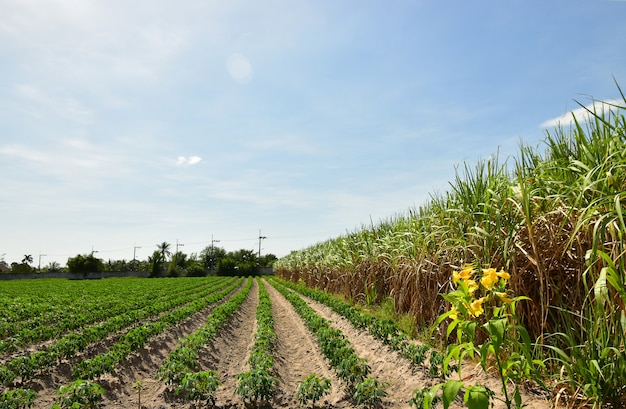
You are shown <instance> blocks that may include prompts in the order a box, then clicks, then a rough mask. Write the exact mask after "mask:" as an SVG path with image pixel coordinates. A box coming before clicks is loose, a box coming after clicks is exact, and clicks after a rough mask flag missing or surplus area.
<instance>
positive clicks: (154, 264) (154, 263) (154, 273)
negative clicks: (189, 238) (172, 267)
mask: <svg viewBox="0 0 626 409" xmlns="http://www.w3.org/2000/svg"><path fill="white" fill-rule="evenodd" d="M164 262H165V259H164V258H163V253H162V252H161V251H159V250H155V251H154V253H152V256H150V257H148V270H149V271H150V277H159V276H160V275H161V272H162V271H163V263H164Z"/></svg>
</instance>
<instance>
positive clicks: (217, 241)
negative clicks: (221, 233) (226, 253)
mask: <svg viewBox="0 0 626 409" xmlns="http://www.w3.org/2000/svg"><path fill="white" fill-rule="evenodd" d="M219 242H220V241H219V240H213V235H212V234H211V253H213V243H219Z"/></svg>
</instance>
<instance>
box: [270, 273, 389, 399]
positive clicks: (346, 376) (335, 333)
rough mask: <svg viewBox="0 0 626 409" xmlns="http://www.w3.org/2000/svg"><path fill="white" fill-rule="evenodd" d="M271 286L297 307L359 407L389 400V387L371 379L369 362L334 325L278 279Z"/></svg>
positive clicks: (384, 383) (297, 310)
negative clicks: (358, 353)
mask: <svg viewBox="0 0 626 409" xmlns="http://www.w3.org/2000/svg"><path fill="white" fill-rule="evenodd" d="M270 282H271V284H272V285H273V286H274V288H276V289H277V290H278V291H279V292H280V293H281V294H282V295H283V296H284V297H285V298H286V299H287V300H288V301H289V302H290V303H291V305H293V307H294V309H295V310H296V312H297V313H298V315H299V316H300V317H301V318H302V320H303V321H304V323H305V325H306V327H307V328H308V329H309V331H310V332H311V333H312V334H314V336H315V337H316V340H317V343H318V345H319V346H320V349H321V350H322V353H323V354H324V356H325V357H326V358H327V359H328V360H329V362H330V365H331V367H332V368H333V370H334V371H335V373H336V374H337V377H338V378H339V379H340V380H342V381H344V382H345V383H346V384H347V385H348V387H349V389H350V390H351V393H352V398H353V399H354V400H355V401H356V402H357V403H364V404H368V405H372V404H375V403H378V402H379V401H380V400H381V399H382V398H383V397H384V396H386V393H385V391H384V389H385V387H386V386H387V383H386V382H379V381H378V380H377V379H375V378H370V377H368V375H369V374H370V372H371V368H370V366H369V364H368V363H367V360H366V359H364V358H360V357H359V356H358V355H357V354H356V352H355V350H354V348H352V347H351V346H350V342H349V341H348V340H347V339H346V337H345V336H344V335H343V333H342V332H341V331H340V330H338V329H335V328H333V327H331V325H330V321H328V320H327V319H324V318H322V317H320V316H319V315H318V314H317V313H316V312H315V310H314V309H313V308H311V307H310V306H309V305H308V304H307V303H306V302H305V301H304V300H303V299H302V298H300V296H299V295H298V294H296V293H294V292H292V291H291V290H289V289H288V288H287V287H285V286H283V285H282V284H281V283H280V282H278V281H277V280H275V279H273V280H270Z"/></svg>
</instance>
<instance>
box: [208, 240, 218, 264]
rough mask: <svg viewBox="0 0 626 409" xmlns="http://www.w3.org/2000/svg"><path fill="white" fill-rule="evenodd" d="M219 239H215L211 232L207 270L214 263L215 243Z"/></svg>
mask: <svg viewBox="0 0 626 409" xmlns="http://www.w3.org/2000/svg"><path fill="white" fill-rule="evenodd" d="M219 242H220V241H219V240H216V239H214V238H213V235H212V234H211V259H210V262H209V270H213V265H214V264H215V246H214V244H215V243H219Z"/></svg>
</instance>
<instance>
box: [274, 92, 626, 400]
mask: <svg viewBox="0 0 626 409" xmlns="http://www.w3.org/2000/svg"><path fill="white" fill-rule="evenodd" d="M617 88H618V90H619V92H620V94H621V96H622V100H623V104H622V103H620V104H616V105H615V106H614V108H615V109H613V110H603V111H597V112H596V111H590V112H589V114H590V117H591V120H589V121H587V122H585V123H581V122H579V121H578V120H577V119H576V118H575V117H573V118H572V124H571V126H559V127H557V128H555V129H553V130H551V131H548V132H546V135H545V139H544V141H543V143H542V144H540V145H539V146H536V147H532V146H529V145H526V144H521V145H520V147H519V152H518V155H517V156H515V157H513V158H508V159H507V160H505V161H502V160H500V158H499V155H497V154H496V155H494V156H492V157H490V158H489V159H485V160H481V161H479V162H478V163H477V164H475V165H469V164H467V163H466V164H464V165H463V166H461V167H459V168H457V172H456V177H455V179H454V180H452V181H451V182H450V189H449V190H448V191H447V192H445V193H442V194H436V195H432V196H431V198H430V200H429V201H428V202H427V203H425V204H423V205H422V206H419V207H415V208H412V209H409V210H408V211H407V212H405V213H399V214H396V215H393V216H390V217H389V218H387V219H386V220H382V221H380V222H379V223H378V224H373V223H371V224H370V225H363V226H362V228H360V229H358V230H356V231H354V232H350V233H347V234H345V235H343V236H340V237H337V238H334V239H331V240H328V241H325V242H321V243H317V244H315V245H313V246H311V247H309V248H307V249H304V250H301V251H297V252H294V253H292V254H290V255H289V256H287V257H284V258H282V259H280V260H278V261H277V262H276V264H275V265H274V267H275V271H276V272H277V274H278V275H279V276H281V277H283V278H285V279H289V280H293V281H300V280H301V281H303V282H305V283H306V284H307V285H309V286H313V287H317V288H321V289H324V290H327V291H330V292H334V293H340V294H343V295H344V296H345V297H346V298H348V299H351V300H353V301H355V302H365V301H367V302H381V301H382V300H385V299H387V298H391V299H392V300H393V302H394V308H395V310H396V312H397V313H409V314H411V315H412V316H414V317H415V321H416V323H417V325H418V326H420V327H422V328H423V327H427V326H430V325H432V324H433V323H434V321H435V320H436V318H437V317H438V316H439V314H441V313H442V312H444V311H445V309H446V305H445V304H444V301H443V299H442V298H441V297H440V293H445V292H448V291H449V289H450V276H451V273H452V271H454V270H458V269H460V268H461V267H462V266H463V265H465V264H466V263H475V264H476V263H477V264H479V265H481V266H483V267H487V266H490V267H495V268H498V269H504V270H506V271H508V272H509V273H510V274H511V289H512V290H513V291H514V292H515V293H516V294H517V295H526V296H528V297H530V298H531V301H529V302H526V303H522V304H520V305H519V306H518V312H519V313H520V315H521V319H522V323H523V324H524V325H525V327H526V328H527V329H528V330H529V332H530V333H531V334H532V335H533V336H535V337H536V338H537V339H538V340H539V341H540V342H544V341H545V343H546V344H547V343H553V345H552V346H553V347H554V348H560V349H559V350H560V351H562V352H563V351H565V355H567V356H569V355H572V356H575V354H573V352H572V351H574V350H575V351H576V352H577V353H580V354H581V355H580V357H579V358H572V359H575V362H579V363H581V364H582V363H583V362H584V361H585V359H587V358H589V359H592V358H593V356H595V355H594V354H600V355H602V351H605V352H604V353H605V355H606V354H608V352H606V351H612V352H611V353H613V355H612V356H613V357H614V358H615V359H616V360H617V361H620V362H621V360H622V357H621V355H619V354H623V353H624V337H623V336H617V335H616V334H618V333H619V334H622V335H623V332H624V330H626V318H624V311H625V310H624V308H625V307H624V305H625V303H626V293H625V294H622V293H621V292H620V291H621V290H619V289H618V288H617V287H616V286H617V284H615V283H618V282H621V283H622V285H623V283H624V278H625V271H624V265H625V264H626V263H625V262H624V259H625V258H626V245H625V241H624V235H625V234H626V225H625V222H624V217H623V209H624V208H625V207H626V193H625V192H626V131H625V130H626V119H625V117H624V114H623V110H624V108H626V97H624V94H623V93H622V91H621V89H620V88H619V86H617ZM581 106H582V104H581ZM609 267H611V268H612V270H611V271H612V273H611V277H613V279H612V281H608V279H603V278H602V277H605V276H606V274H607V268H609ZM603 274H604V275H603ZM603 280H604V281H603ZM598 283H600V284H598ZM602 283H609V284H608V285H606V286H605V288H606V291H605V292H598V290H597V288H598V286H600V287H601V286H602V285H603V284H602ZM613 284H615V285H613ZM603 291H604V290H603ZM600 295H602V297H600ZM598 300H602V303H600V301H598ZM601 304H602V305H603V306H604V307H603V308H600V305H601ZM598 320H601V321H602V325H601V326H599V327H596V326H595V322H597V321H598ZM592 323H593V325H592ZM620 331H621V332H620ZM557 333H558V334H560V335H559V336H548V335H549V334H557ZM544 337H547V338H545V339H544ZM594 339H598V340H599V341H597V342H596V341H594ZM605 348H609V349H608V350H605ZM617 352H619V354H617ZM618 355H619V357H620V358H619V359H617V358H616V357H617V356H618ZM546 356H548V357H554V358H555V360H554V361H553V364H554V365H556V366H559V365H560V366H563V367H564V368H565V367H567V368H568V369H567V371H565V372H566V373H568V377H569V380H570V381H572V382H570V384H571V385H578V384H581V385H586V384H587V383H586V381H583V380H581V379H578V380H576V381H575V382H574V379H575V378H576V376H577V375H575V374H574V373H573V372H576V365H575V364H573V363H572V362H574V361H573V360H571V361H567V360H565V358H564V355H562V354H560V353H558V352H557V349H552V350H551V352H549V353H547V352H546ZM608 368H612V369H616V368H615V367H611V366H607V367H606V368H604V369H603V367H602V365H600V369H601V371H600V372H597V373H596V372H594V376H595V375H598V374H599V375H598V376H600V378H602V379H607V380H608V381H607V386H608V385H614V384H615V383H616V382H617V381H616V382H612V381H610V380H609V379H610V378H611V377H612V376H613V375H610V374H608V373H605V372H606V371H608V370H609V369H608ZM555 370H556V368H555ZM617 372H618V375H616V376H617V377H618V379H619V381H620V382H622V383H623V384H626V375H624V374H622V372H623V371H621V370H618V371H617ZM611 388H613V390H618V391H620V390H622V389H619V388H614V387H612V386H608V389H611ZM574 389H578V392H579V393H580V394H582V395H585V394H587V392H589V395H591V396H593V398H589V399H591V400H594V399H595V400H594V401H597V402H613V401H614V398H603V397H599V395H602V396H605V395H606V394H602V393H600V392H598V391H599V390H600V389H601V388H600V389H598V388H596V389H595V391H592V390H594V387H583V386H577V387H576V388H574ZM617 394H618V395H620V396H621V395H623V394H624V393H623V392H617ZM585 396H586V395H585Z"/></svg>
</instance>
